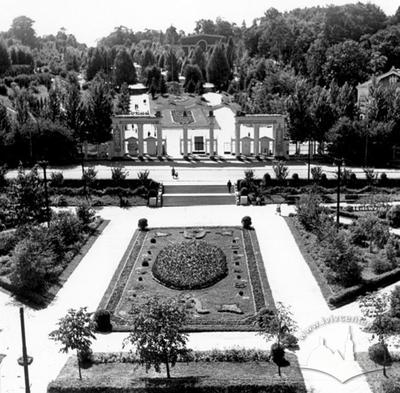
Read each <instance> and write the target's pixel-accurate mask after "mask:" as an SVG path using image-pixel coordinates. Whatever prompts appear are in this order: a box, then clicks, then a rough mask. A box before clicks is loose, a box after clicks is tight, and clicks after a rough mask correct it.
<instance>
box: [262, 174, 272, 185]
mask: <svg viewBox="0 0 400 393" xmlns="http://www.w3.org/2000/svg"><path fill="white" fill-rule="evenodd" d="M270 183H271V175H270V174H269V173H265V174H264V176H263V184H264V186H267V185H268V184H270Z"/></svg>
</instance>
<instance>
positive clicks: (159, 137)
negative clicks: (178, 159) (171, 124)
mask: <svg viewBox="0 0 400 393" xmlns="http://www.w3.org/2000/svg"><path fill="white" fill-rule="evenodd" d="M156 130H157V156H159V157H161V156H162V155H163V154H162V127H161V124H156Z"/></svg>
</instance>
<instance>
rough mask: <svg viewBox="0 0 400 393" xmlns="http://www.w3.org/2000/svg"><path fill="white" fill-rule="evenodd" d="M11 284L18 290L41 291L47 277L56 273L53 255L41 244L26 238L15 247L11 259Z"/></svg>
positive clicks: (44, 286)
mask: <svg viewBox="0 0 400 393" xmlns="http://www.w3.org/2000/svg"><path fill="white" fill-rule="evenodd" d="M11 264H12V273H11V275H10V280H11V283H12V284H13V285H14V286H15V287H17V288H18V289H20V290H26V289H27V290H32V291H39V292H41V291H43V290H44V289H45V288H46V283H47V281H48V278H49V276H52V273H56V271H54V270H52V268H53V267H54V266H55V255H54V254H53V252H52V251H51V250H49V249H44V248H43V247H42V244H41V243H39V242H37V241H35V240H33V239H30V238H27V239H23V240H21V241H20V242H19V243H18V244H17V245H16V247H15V249H14V252H13V255H12V257H11Z"/></svg>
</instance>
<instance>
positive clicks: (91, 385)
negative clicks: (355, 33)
mask: <svg viewBox="0 0 400 393" xmlns="http://www.w3.org/2000/svg"><path fill="white" fill-rule="evenodd" d="M94 356H95V357H96V356H97V354H94ZM287 359H288V361H289V362H290V366H289V367H285V368H284V369H283V370H282V372H283V376H282V378H280V377H278V376H277V369H276V365H275V364H273V363H271V362H265V361H251V362H241V361H239V362H235V361H233V362H224V361H217V362H208V361H197V362H189V363H185V362H178V363H176V365H175V367H174V368H172V378H171V379H167V378H165V373H164V372H162V373H161V374H160V373H156V372H154V370H153V369H150V370H149V372H148V374H147V373H146V372H145V370H144V367H143V366H139V365H138V366H136V367H135V366H132V364H127V363H118V362H117V363H113V364H97V365H92V367H89V368H87V369H84V370H83V371H82V373H83V379H82V380H79V379H78V377H77V367H76V357H75V356H74V357H71V358H69V359H68V361H67V363H66V365H65V366H64V367H63V369H62V370H61V372H60V375H59V376H58V377H57V380H56V381H53V382H51V383H50V384H49V386H48V389H47V393H117V392H118V393H156V392H160V393H172V392H173V393H177V392H179V393H181V392H183V393H265V392H269V393H306V387H305V384H304V380H303V377H302V374H301V372H300V369H299V364H298V361H297V358H296V356H294V355H293V354H288V355H287Z"/></svg>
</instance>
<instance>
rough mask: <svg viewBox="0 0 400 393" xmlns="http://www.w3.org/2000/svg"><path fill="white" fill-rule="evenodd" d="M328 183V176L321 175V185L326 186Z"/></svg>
mask: <svg viewBox="0 0 400 393" xmlns="http://www.w3.org/2000/svg"><path fill="white" fill-rule="evenodd" d="M327 181H328V177H327V176H326V173H323V174H322V175H321V179H320V183H321V184H326V183H327Z"/></svg>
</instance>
